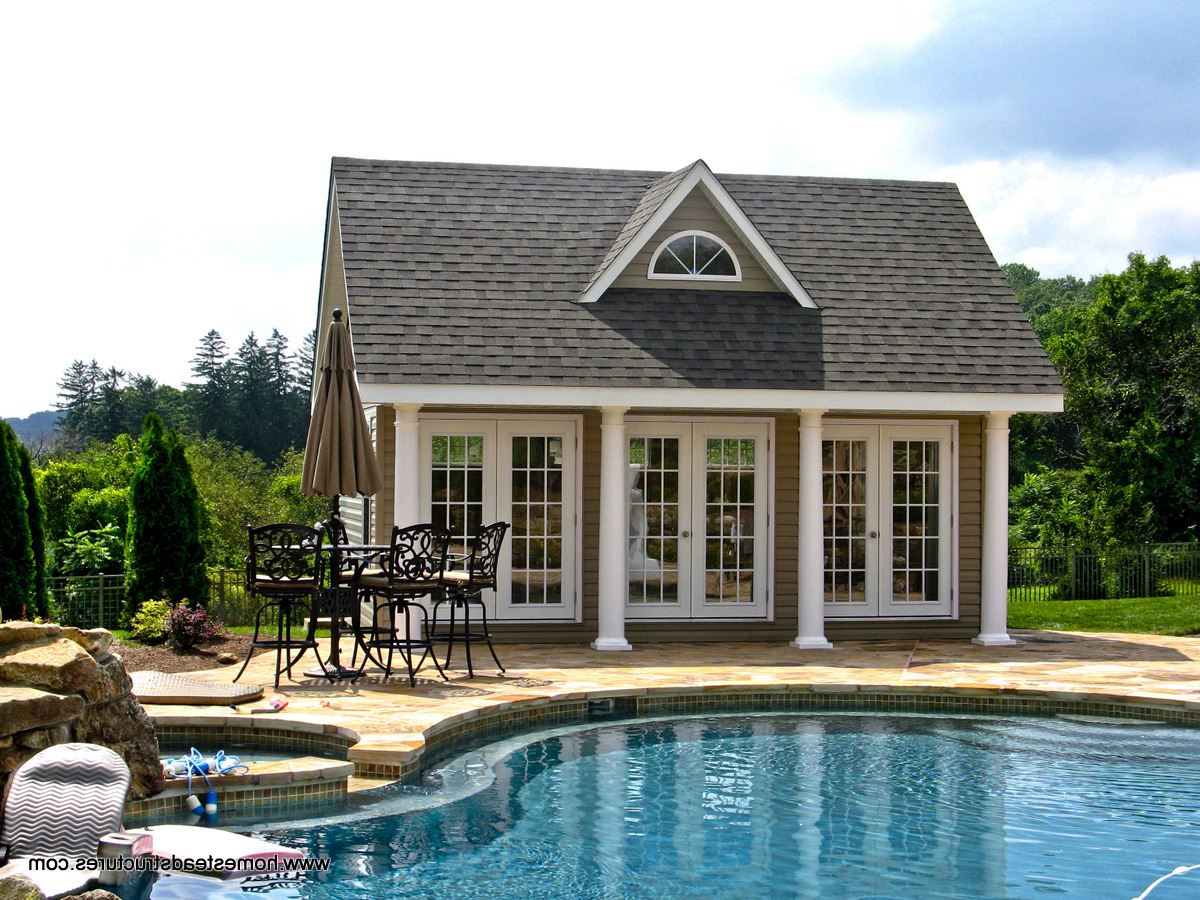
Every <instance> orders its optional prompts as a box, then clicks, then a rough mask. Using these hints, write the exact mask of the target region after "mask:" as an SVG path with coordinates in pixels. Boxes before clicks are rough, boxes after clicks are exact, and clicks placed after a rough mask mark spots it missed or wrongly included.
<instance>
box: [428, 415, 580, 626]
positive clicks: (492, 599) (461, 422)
mask: <svg viewBox="0 0 1200 900" xmlns="http://www.w3.org/2000/svg"><path fill="white" fill-rule="evenodd" d="M512 421H520V422H538V421H545V422H561V423H573V424H574V428H575V448H576V449H575V469H576V474H575V541H574V543H575V566H574V572H575V576H574V577H575V612H574V615H572V616H563V617H561V618H551V617H547V616H541V617H537V618H532V617H531V618H519V619H517V618H503V619H501V618H499V617H497V616H496V596H495V592H494V591H486V592H485V593H484V602H485V604H486V605H487V614H488V618H489V619H491V620H492V621H493V623H494V624H497V625H545V624H553V623H558V624H562V623H568V622H574V623H576V624H581V623H582V622H583V481H584V479H583V472H584V446H583V416H582V415H578V414H575V415H569V414H568V415H562V414H558V415H555V414H553V413H544V414H538V413H519V412H517V413H507V412H506V413H487V414H472V413H461V412H432V413H422V414H421V416H420V422H421V424H422V425H424V424H426V423H429V424H431V425H432V424H434V423H436V422H450V423H454V425H455V426H461V427H460V428H459V430H460V432H461V433H464V434H465V433H475V432H477V431H479V430H480V429H486V428H489V427H490V428H491V434H490V437H489V438H488V440H490V442H491V443H490V444H485V447H488V448H490V449H491V451H492V454H493V456H494V457H496V458H497V459H498V453H497V450H496V445H495V441H496V427H495V426H496V423H498V422H512ZM485 453H486V450H485ZM420 460H421V462H420V466H421V473H420V503H421V509H422V510H423V511H424V513H423V514H425V515H428V512H429V508H430V502H431V497H430V476H429V462H430V460H429V447H428V442H427V441H424V440H422V441H421V455H420ZM484 492H485V493H484V513H485V518H486V516H488V515H490V516H492V517H493V519H492V521H495V517H496V516H497V512H496V505H497V492H496V485H495V483H494V482H493V483H492V484H491V486H490V487H489V485H488V479H487V478H486V477H485V479H484ZM505 543H506V544H507V543H508V542H507V541H505Z"/></svg>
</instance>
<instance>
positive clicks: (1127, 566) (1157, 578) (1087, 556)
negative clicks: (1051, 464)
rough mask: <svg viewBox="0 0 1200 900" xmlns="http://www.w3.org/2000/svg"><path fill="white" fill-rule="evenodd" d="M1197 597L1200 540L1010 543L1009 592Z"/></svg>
mask: <svg viewBox="0 0 1200 900" xmlns="http://www.w3.org/2000/svg"><path fill="white" fill-rule="evenodd" d="M208 577H209V595H208V611H209V612H210V613H212V614H213V615H214V616H216V617H217V618H218V619H220V620H221V621H222V622H223V623H225V624H226V625H251V624H253V621H254V603H253V602H252V601H251V600H250V599H249V598H248V597H247V595H246V572H245V570H244V569H213V570H211V571H210V572H209V573H208ZM46 581H47V588H48V590H49V591H50V597H51V602H52V604H53V608H52V613H53V617H54V619H55V621H58V622H61V623H62V624H64V625H74V626H76V627H78V628H109V629H112V628H119V627H120V622H121V604H122V603H123V602H124V600H125V576H124V575H74V576H70V577H56V578H48V579H47V580H46ZM1166 596H1193V597H1200V544H1197V543H1189V544H1143V545H1141V546H1140V547H1117V548H1106V549H1096V548H1090V547H1060V548H1046V547H1010V548H1009V551H1008V597H1009V599H1010V600H1015V601H1021V600H1087V599H1099V598H1105V597H1111V598H1117V597H1166Z"/></svg>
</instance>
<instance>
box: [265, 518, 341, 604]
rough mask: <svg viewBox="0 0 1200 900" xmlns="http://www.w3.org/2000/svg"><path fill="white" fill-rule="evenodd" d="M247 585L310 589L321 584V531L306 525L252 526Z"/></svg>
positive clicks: (267, 589) (281, 588) (285, 589)
mask: <svg viewBox="0 0 1200 900" xmlns="http://www.w3.org/2000/svg"><path fill="white" fill-rule="evenodd" d="M249 533H250V555H249V557H247V559H246V587H247V589H249V590H251V591H255V592H259V591H262V592H267V593H270V592H272V591H288V590H290V591H297V592H299V591H310V590H316V589H317V588H318V587H320V585H321V578H322V575H323V574H324V571H323V565H322V561H323V556H322V554H321V552H320V550H321V534H320V532H318V531H317V530H316V529H315V528H309V527H308V526H306V525H289V524H276V525H260V526H259V527H257V528H250V529H249Z"/></svg>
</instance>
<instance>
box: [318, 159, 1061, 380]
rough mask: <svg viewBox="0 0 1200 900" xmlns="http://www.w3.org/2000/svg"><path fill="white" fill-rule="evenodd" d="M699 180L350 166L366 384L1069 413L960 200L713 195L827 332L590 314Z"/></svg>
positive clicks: (341, 196) (916, 191)
mask: <svg viewBox="0 0 1200 900" xmlns="http://www.w3.org/2000/svg"><path fill="white" fill-rule="evenodd" d="M688 169H690V166H689V167H685V168H684V169H681V170H679V171H678V172H674V173H663V172H637V171H615V170H593V169H555V168H526V167H508V166H482V165H465V164H462V165H460V164H445V163H409V162H387V161H375V160H354V159H342V158H337V159H335V160H334V161H333V175H334V181H335V185H336V191H337V208H338V214H339V218H340V223H341V239H342V248H343V259H344V264H345V272H346V285H347V290H348V292H349V307H350V315H351V318H352V320H353V323H354V334H355V348H356V357H357V361H358V366H359V376H360V378H361V380H363V381H364V382H401V383H403V382H412V381H419V382H425V383H428V382H434V381H440V382H446V383H459V384H468V383H472V382H473V381H477V380H480V379H483V378H486V379H488V380H489V381H490V382H491V383H511V384H524V385H605V386H614V387H616V386H628V387H723V388H784V389H788V388H791V389H812V390H820V389H825V390H896V391H915V390H921V391H929V390H936V391H945V390H957V391H968V392H971V391H1004V392H1021V393H1060V392H1061V384H1060V382H1059V379H1058V376H1057V375H1056V373H1055V372H1054V369H1053V367H1052V366H1051V364H1050V362H1049V360H1048V359H1047V357H1046V354H1045V353H1044V351H1043V350H1042V348H1041V345H1040V344H1039V342H1038V340H1037V338H1036V336H1035V335H1034V334H1033V331H1032V329H1031V328H1030V327H1029V324H1028V322H1027V321H1026V319H1025V316H1024V314H1023V313H1022V312H1021V309H1020V307H1019V306H1018V305H1017V302H1016V300H1015V298H1014V297H1013V295H1012V292H1011V291H1010V290H1009V288H1008V285H1007V283H1006V282H1005V279H1004V276H1003V273H1002V272H1001V271H1000V269H999V267H998V266H997V265H996V261H995V259H994V258H993V257H992V254H991V251H990V250H989V249H988V247H987V244H986V242H985V241H984V239H983V236H982V235H981V234H980V232H979V229H978V227H977V226H976V224H975V221H974V219H973V218H972V216H971V213H970V211H969V210H968V209H967V207H966V204H965V203H964V202H963V200H962V197H961V196H960V195H959V192H958V189H957V188H956V187H955V186H954V185H952V184H944V183H927V182H911V181H862V180H854V179H822V178H789V177H780V176H748V175H718V176H717V177H718V178H719V179H720V181H721V183H722V184H723V185H724V186H725V188H726V190H728V191H729V193H730V195H731V196H732V197H733V198H734V200H735V201H736V202H737V203H738V205H739V206H740V207H741V208H742V210H743V211H744V212H745V214H746V215H747V217H749V219H750V220H751V222H753V223H754V225H755V227H757V228H758V229H759V231H760V232H761V233H762V235H763V237H764V238H765V239H766V240H767V242H768V243H769V244H770V245H771V246H772V248H774V250H775V252H776V253H777V254H778V255H779V257H780V259H782V260H783V262H784V264H785V265H786V266H787V267H788V268H789V270H790V271H791V272H792V274H793V275H795V277H796V278H797V279H798V280H799V281H800V283H801V284H802V285H803V286H804V288H805V290H807V291H808V293H809V295H810V296H811V297H812V298H813V300H814V301H815V302H816V304H817V306H818V307H819V310H816V311H814V310H809V309H805V308H803V307H802V306H800V305H799V304H798V303H796V301H795V300H793V299H792V298H790V297H788V296H786V295H784V294H782V293H778V294H776V293H751V292H723V291H719V290H692V289H687V288H681V287H675V286H672V287H671V288H669V289H645V290H632V289H623V290H616V289H609V290H608V291H607V292H606V293H605V294H604V296H603V297H601V298H600V300H599V301H598V302H596V303H590V304H581V303H578V302H576V301H577V299H578V297H579V296H580V294H582V293H583V291H584V290H585V289H586V288H587V287H588V285H589V284H590V283H591V282H592V280H593V279H594V278H595V277H597V275H598V273H600V272H602V271H603V270H604V267H605V266H606V265H607V264H608V263H609V262H611V260H612V259H613V258H615V256H616V255H617V253H619V252H620V249H621V248H623V247H624V246H625V244H626V243H627V242H628V241H629V240H630V239H631V238H632V236H633V234H634V233H636V230H637V227H638V225H639V224H640V223H641V222H643V221H645V220H646V219H647V218H649V216H650V215H651V214H652V213H653V211H654V210H655V209H657V208H658V207H659V206H660V205H661V203H662V202H663V200H664V199H665V198H666V196H667V195H668V194H669V193H670V190H671V188H672V187H673V186H674V185H675V184H677V183H678V182H679V180H681V179H682V177H683V176H684V175H685V174H686V172H687V171H688ZM451 348H452V352H448V351H450V350H451Z"/></svg>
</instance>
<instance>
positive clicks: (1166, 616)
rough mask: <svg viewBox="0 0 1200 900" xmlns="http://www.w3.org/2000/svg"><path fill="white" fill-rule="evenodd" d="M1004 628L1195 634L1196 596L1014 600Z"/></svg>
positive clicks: (1198, 618)
mask: <svg viewBox="0 0 1200 900" xmlns="http://www.w3.org/2000/svg"><path fill="white" fill-rule="evenodd" d="M1008 626H1009V628H1038V629H1045V630H1048V631H1118V632H1126V633H1132V634H1169V635H1182V634H1197V633H1200V597H1198V596H1194V595H1193V596H1190V597H1138V598H1133V599H1124V600H1026V601H1017V602H1011V603H1009V604H1008Z"/></svg>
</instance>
